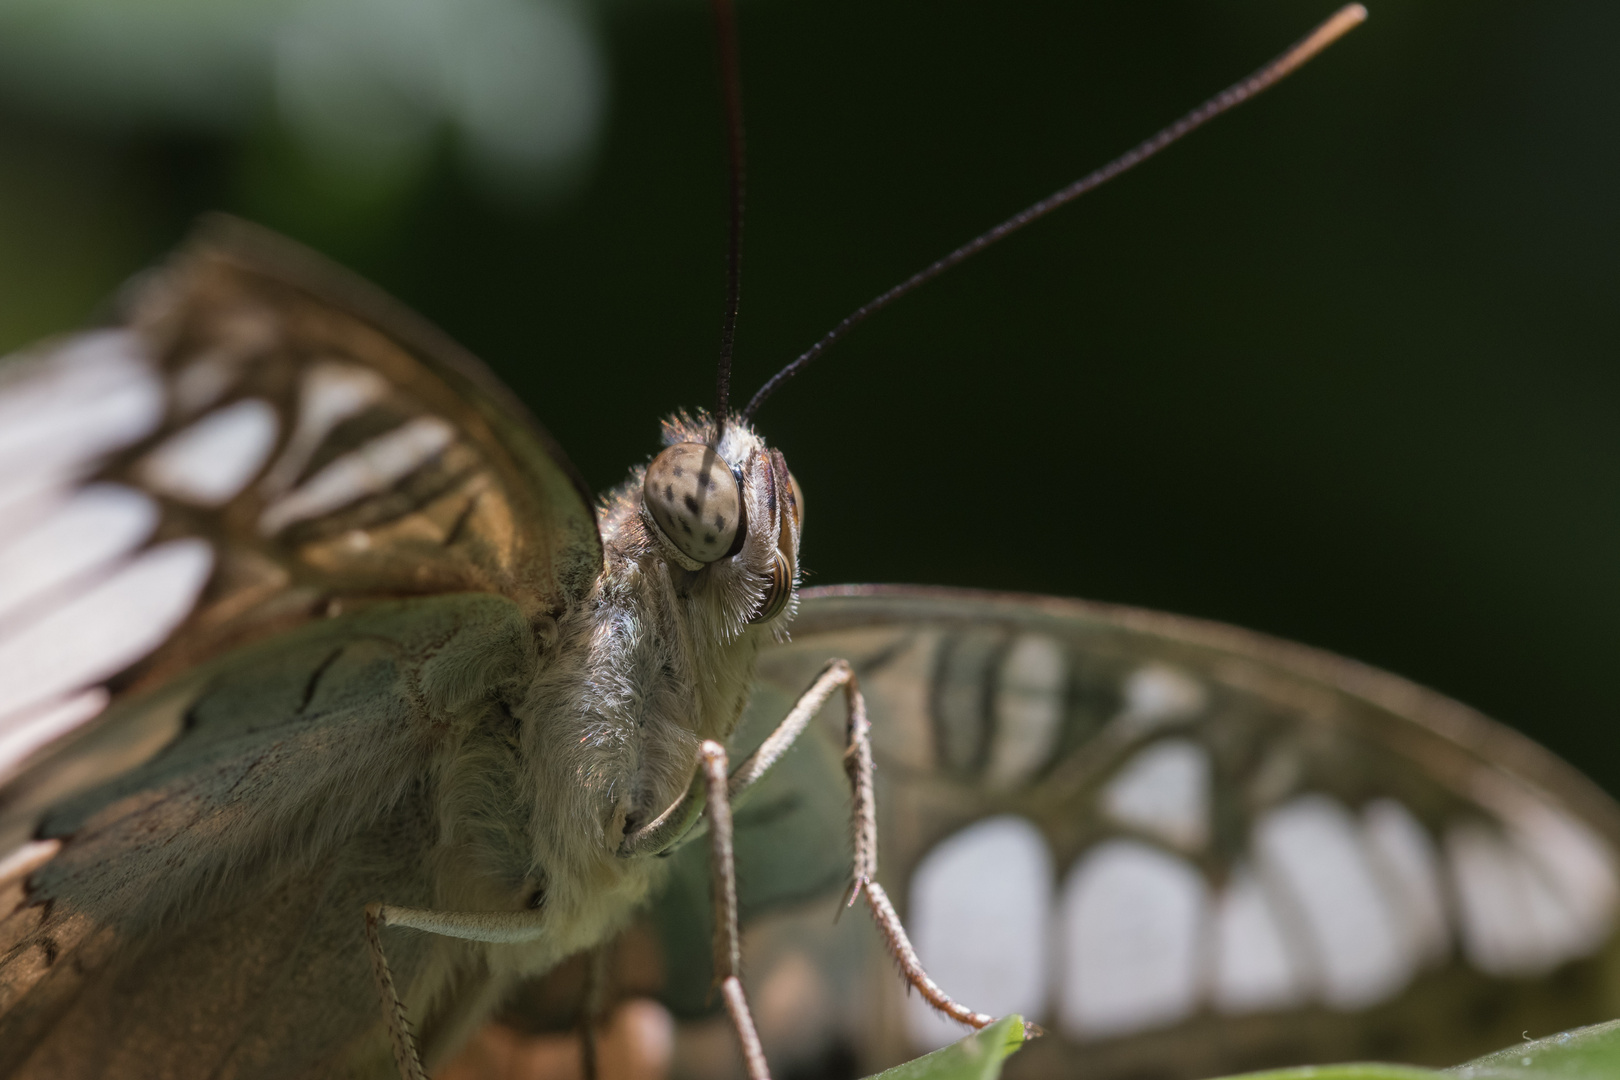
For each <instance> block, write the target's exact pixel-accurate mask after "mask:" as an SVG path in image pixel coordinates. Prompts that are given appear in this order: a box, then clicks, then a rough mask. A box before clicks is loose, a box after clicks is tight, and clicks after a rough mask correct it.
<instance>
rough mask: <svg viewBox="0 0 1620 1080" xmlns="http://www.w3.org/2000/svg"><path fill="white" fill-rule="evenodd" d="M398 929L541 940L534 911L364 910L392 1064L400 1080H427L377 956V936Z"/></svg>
mask: <svg viewBox="0 0 1620 1080" xmlns="http://www.w3.org/2000/svg"><path fill="white" fill-rule="evenodd" d="M385 926H400V927H405V928H407V929H410V930H422V931H425V932H427V933H430V934H441V935H443V936H445V937H452V938H460V939H462V940H463V941H492V942H517V941H533V940H534V939H535V938H537V937H539V936H540V935H541V934H543V933H544V932H545V931H544V928H543V927H544V924H543V922H542V919H541V913H540V912H539V911H537V910H536V911H430V910H427V909H424V908H406V907H395V906H393V905H392V904H367V905H366V944H367V945H369V946H370V948H371V968H372V972H373V974H375V975H376V977H377V992H378V993H379V994H380V995H381V996H382V1005H383V1019H384V1021H385V1022H386V1023H387V1025H388V1037H389V1041H390V1042H391V1043H392V1044H393V1048H394V1063H395V1064H396V1065H398V1066H399V1075H400V1077H401V1080H428V1077H427V1072H426V1070H424V1069H423V1068H422V1057H421V1055H420V1054H419V1053H418V1052H417V1049H416V1038H415V1036H413V1035H412V1034H411V1028H410V1021H409V1019H408V1018H407V1017H406V1015H405V1003H404V1002H403V1001H401V1000H400V997H399V992H398V990H397V989H396V988H395V986H394V974H393V972H392V971H391V970H390V969H389V967H388V956H387V954H386V953H384V952H383V944H382V930H383V927H385Z"/></svg>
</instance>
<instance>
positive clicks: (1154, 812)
mask: <svg viewBox="0 0 1620 1080" xmlns="http://www.w3.org/2000/svg"><path fill="white" fill-rule="evenodd" d="M1210 781H1211V769H1210V761H1209V754H1208V752H1207V751H1205V750H1204V748H1203V747H1202V746H1199V745H1198V744H1197V743H1195V742H1193V741H1191V740H1190V739H1164V740H1161V741H1159V742H1156V743H1154V744H1152V745H1151V746H1148V747H1147V748H1146V749H1143V750H1140V751H1138V752H1137V754H1136V756H1135V757H1133V758H1132V759H1131V760H1130V761H1128V762H1126V763H1125V765H1124V766H1123V767H1122V768H1121V769H1120V770H1119V772H1118V773H1116V774H1115V775H1114V778H1113V779H1112V780H1110V781H1109V782H1108V786H1107V787H1105V788H1104V789H1103V791H1102V806H1103V811H1104V812H1105V813H1107V814H1108V816H1109V817H1112V818H1113V819H1114V820H1115V821H1117V822H1119V823H1120V824H1121V825H1126V826H1129V827H1132V828H1137V829H1141V830H1142V831H1143V832H1146V833H1149V834H1151V835H1153V836H1154V837H1156V838H1158V839H1160V840H1163V841H1165V842H1166V843H1169V844H1171V845H1173V846H1175V847H1178V848H1181V849H1183V850H1185V851H1198V850H1200V849H1202V848H1203V847H1204V845H1205V844H1206V843H1208V842H1209V813H1210V804H1209V800H1210Z"/></svg>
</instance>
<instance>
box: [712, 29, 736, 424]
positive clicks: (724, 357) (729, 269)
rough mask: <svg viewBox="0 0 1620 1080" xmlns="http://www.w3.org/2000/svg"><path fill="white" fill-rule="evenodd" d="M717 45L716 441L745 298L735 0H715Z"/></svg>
mask: <svg viewBox="0 0 1620 1080" xmlns="http://www.w3.org/2000/svg"><path fill="white" fill-rule="evenodd" d="M709 7H710V10H711V11H712V12H713V13H714V37H715V46H716V48H717V50H718V52H719V57H720V93H721V95H722V96H723V98H724V100H725V109H726V152H727V157H728V159H729V160H728V165H729V173H730V180H731V184H730V197H731V225H730V235H729V239H728V242H727V245H726V310H725V315H724V316H723V317H722V318H721V321H720V363H719V365H718V369H717V371H716V373H715V382H714V417H715V420H714V425H715V426H714V445H716V446H718V445H719V444H720V436H721V435H722V434H724V433H725V429H726V414H727V413H728V412H729V411H730V410H731V351H732V346H733V344H734V343H735V341H736V338H737V308H738V306H739V304H740V302H741V297H742V228H743V112H742V65H741V62H740V61H739V59H738V49H737V12H736V9H735V8H733V7H732V3H731V0H710V4H709Z"/></svg>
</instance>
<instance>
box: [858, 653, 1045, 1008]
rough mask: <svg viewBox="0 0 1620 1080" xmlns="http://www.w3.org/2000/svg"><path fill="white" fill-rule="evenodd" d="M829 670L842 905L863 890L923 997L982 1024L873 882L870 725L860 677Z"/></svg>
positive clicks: (907, 975) (891, 949)
mask: <svg viewBox="0 0 1620 1080" xmlns="http://www.w3.org/2000/svg"><path fill="white" fill-rule="evenodd" d="M833 673H842V675H843V687H844V700H845V703H846V705H847V706H848V710H847V711H848V715H849V719H848V722H847V724H846V726H845V745H844V771H845V772H846V773H847V774H848V775H849V786H850V794H851V801H852V805H851V807H850V831H851V834H852V835H851V840H852V846H853V848H854V852H855V859H854V867H853V871H852V873H851V875H850V882H849V888H848V889H847V890H846V891H845V893H844V902H843V906H844V907H845V908H849V907H853V906H854V904H855V901H856V900H857V899H859V898H860V896H861V894H862V893H865V894H866V906H867V907H869V908H871V910H872V919H873V921H875V922H876V923H877V927H878V931H879V932H880V933H882V935H883V940H884V942H885V943H886V944H887V945H888V947H889V954H890V955H891V956H893V957H894V960H895V963H896V964H898V965H899V967H900V975H901V977H902V978H903V979H905V980H906V982H907V983H908V984H910V985H911V986H912V987H913V988H914V989H916V991H917V992H918V993H919V994H921V995H922V997H923V1000H924V1001H926V1002H928V1004H930V1005H932V1006H933V1007H934V1008H935V1009H937V1010H939V1011H940V1012H942V1013H944V1014H945V1015H946V1016H948V1017H950V1018H951V1019H952V1020H956V1021H959V1022H961V1023H963V1024H967V1025H969V1026H970V1027H975V1028H982V1027H984V1026H985V1025H987V1024H990V1023H993V1022H994V1021H995V1019H996V1018H995V1017H993V1016H990V1015H988V1014H986V1013H981V1012H974V1011H973V1010H972V1009H969V1008H967V1007H966V1006H965V1005H961V1004H959V1003H957V1002H956V1001H954V1000H953V999H952V998H951V996H950V995H949V994H947V993H945V991H944V990H942V989H941V988H940V986H939V984H938V983H936V982H935V981H934V980H933V979H932V978H931V977H930V976H929V974H928V972H927V970H926V969H924V968H923V966H922V961H921V960H919V959H918V958H917V951H916V950H915V949H913V948H912V947H911V939H910V938H909V937H908V936H907V935H906V928H905V926H904V924H902V923H901V922H900V916H899V914H898V913H897V912H896V911H895V910H894V905H893V904H892V903H890V902H889V894H888V893H887V892H885V891H884V888H883V886H882V885H879V884H878V883H877V880H876V879H877V797H876V794H875V791H874V787H873V781H872V772H873V768H872V737H871V729H872V725H871V723H870V722H869V721H868V720H867V719H866V698H865V697H864V696H863V695H862V694H861V685H860V680H858V679H857V678H856V677H855V672H854V670H853V669H851V668H850V666H849V664H848V663H847V662H845V661H843V660H837V661H834V662H833V664H832V665H831V666H829V668H828V674H833ZM1031 1033H1033V1030H1031Z"/></svg>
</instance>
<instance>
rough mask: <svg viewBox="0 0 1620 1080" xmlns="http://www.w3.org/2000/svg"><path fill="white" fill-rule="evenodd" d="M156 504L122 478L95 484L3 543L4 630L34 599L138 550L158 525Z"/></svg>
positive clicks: (0, 607) (0, 625) (0, 600)
mask: <svg viewBox="0 0 1620 1080" xmlns="http://www.w3.org/2000/svg"><path fill="white" fill-rule="evenodd" d="M157 521H158V511H157V506H156V504H154V503H153V502H152V500H151V499H148V498H147V497H146V496H145V495H142V494H141V493H140V492H138V491H134V490H132V489H130V488H127V487H123V486H122V485H119V484H91V485H89V486H87V487H85V488H82V489H80V490H79V491H78V492H77V493H76V494H74V495H73V496H72V497H70V498H69V499H68V500H67V501H65V502H62V503H59V504H58V505H57V506H56V508H55V509H54V510H53V511H51V512H49V513H47V514H46V515H44V518H43V520H37V521H36V523H34V524H33V526H32V527H31V528H29V529H28V531H27V532H25V533H23V534H22V535H20V536H16V537H14V538H13V539H12V540H11V542H10V543H5V544H0V636H3V635H4V628H5V627H6V626H7V625H9V624H10V623H11V622H12V621H13V620H14V619H15V618H17V617H18V615H19V613H20V612H21V611H24V610H26V609H27V608H28V607H30V606H32V605H36V604H39V603H41V602H43V601H48V600H49V599H50V598H51V597H52V595H53V594H55V593H57V592H58V591H59V590H61V589H63V588H64V587H66V586H69V585H71V584H72V583H73V582H74V581H75V580H76V579H79V578H81V577H84V576H86V575H90V574H93V573H95V572H96V571H98V570H104V569H105V568H106V567H108V566H110V565H111V564H112V563H113V562H114V561H115V560H117V559H118V558H120V557H122V556H124V555H126V554H128V553H129V552H131V551H134V550H135V548H136V547H137V546H139V545H140V544H141V542H142V541H144V540H145V539H146V538H147V537H149V536H151V535H152V530H153V529H154V528H156V527H157Z"/></svg>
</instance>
